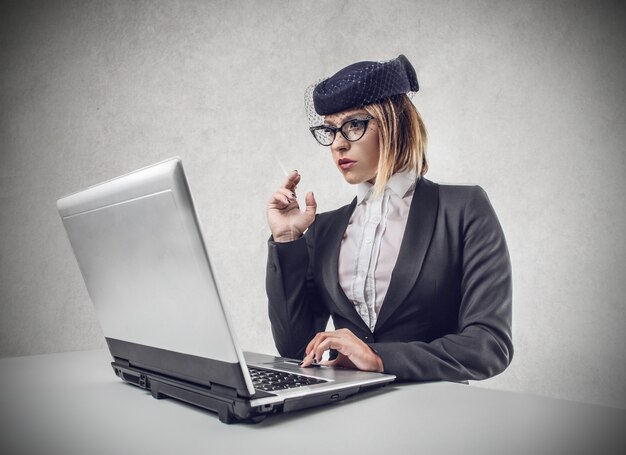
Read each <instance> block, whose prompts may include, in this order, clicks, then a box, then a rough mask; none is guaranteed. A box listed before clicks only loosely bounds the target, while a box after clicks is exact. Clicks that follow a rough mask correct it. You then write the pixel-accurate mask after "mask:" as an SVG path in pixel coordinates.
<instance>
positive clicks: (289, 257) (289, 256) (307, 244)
mask: <svg viewBox="0 0 626 455" xmlns="http://www.w3.org/2000/svg"><path fill="white" fill-rule="evenodd" d="M314 238H315V223H313V224H312V225H311V226H310V227H309V229H308V230H307V231H306V233H305V235H304V236H302V237H300V239H298V240H295V241H293V242H286V243H276V242H274V241H273V240H272V239H271V238H270V240H269V242H268V250H269V251H268V259H267V270H266V282H265V289H266V292H267V297H268V312H269V318H270V322H271V326H272V335H273V337H274V343H275V344H276V348H277V349H278V352H279V353H280V355H281V356H283V357H290V358H296V359H301V358H303V357H304V350H305V348H306V346H307V344H308V343H309V341H311V340H312V339H313V337H314V336H315V334H316V333H317V332H321V331H323V330H325V329H326V324H327V323H328V319H329V316H330V313H329V311H328V310H327V309H326V307H325V306H324V305H323V304H322V303H321V302H320V299H319V298H318V294H317V291H316V289H315V284H314V281H313V256H314V255H313V248H314V245H313V242H314Z"/></svg>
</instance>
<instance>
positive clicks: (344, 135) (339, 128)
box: [309, 115, 374, 147]
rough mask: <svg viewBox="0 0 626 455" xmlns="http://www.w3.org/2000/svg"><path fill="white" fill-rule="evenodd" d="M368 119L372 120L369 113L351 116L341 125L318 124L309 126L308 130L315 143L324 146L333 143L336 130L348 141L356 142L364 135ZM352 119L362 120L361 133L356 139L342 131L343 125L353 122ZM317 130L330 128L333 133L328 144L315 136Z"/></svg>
mask: <svg viewBox="0 0 626 455" xmlns="http://www.w3.org/2000/svg"><path fill="white" fill-rule="evenodd" d="M370 120H374V117H372V116H371V115H367V116H365V117H364V118H358V117H357V118H352V119H350V120H346V121H345V122H343V123H342V124H341V126H338V127H337V126H331V125H319V126H312V127H311V128H309V131H310V132H311V134H312V135H313V137H314V138H315V140H316V141H317V143H318V144H319V145H322V146H324V147H330V146H331V145H333V142H335V139H336V137H337V132H338V131H339V132H340V133H341V135H342V136H343V137H344V139H345V140H346V141H348V142H356V141H359V140H361V139H362V138H363V136H365V132H366V131H367V126H368V125H369V122H370ZM354 121H358V122H363V134H361V135H360V136H359V137H358V138H356V139H348V137H347V136H346V134H345V133H344V132H343V127H344V126H346V125H347V124H349V123H351V122H354ZM319 130H330V131H332V133H333V138H332V140H331V141H330V144H322V143H321V142H320V140H319V139H318V138H317V136H316V135H315V132H316V131H319Z"/></svg>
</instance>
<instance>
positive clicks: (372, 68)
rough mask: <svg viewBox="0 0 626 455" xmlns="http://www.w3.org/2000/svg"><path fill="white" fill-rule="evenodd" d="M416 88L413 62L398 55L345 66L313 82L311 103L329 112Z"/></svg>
mask: <svg viewBox="0 0 626 455" xmlns="http://www.w3.org/2000/svg"><path fill="white" fill-rule="evenodd" d="M418 90H419V85H418V83H417V75H416V74H415V69H414V68H413V65H411V62H409V60H408V59H407V58H406V57H405V56H404V55H400V56H399V57H398V58H395V59H393V60H389V61H386V62H358V63H353V64H352V65H350V66H346V67H345V68H344V69H342V70H340V71H338V72H337V73H335V74H333V75H332V76H331V77H329V78H328V79H324V80H323V81H322V82H320V83H319V84H317V85H316V86H315V89H314V90H313V104H314V106H315V112H317V114H318V115H329V114H334V113H337V112H341V111H344V110H346V109H349V108H353V107H362V106H365V105H367V104H371V103H376V102H378V101H382V100H384V99H385V98H389V97H390V96H393V95H400V94H402V93H408V92H417V91H418Z"/></svg>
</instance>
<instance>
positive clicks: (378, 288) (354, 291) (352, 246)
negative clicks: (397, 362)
mask: <svg viewBox="0 0 626 455" xmlns="http://www.w3.org/2000/svg"><path fill="white" fill-rule="evenodd" d="M416 178H417V177H416V174H415V173H414V172H410V171H407V172H398V173H396V174H394V175H392V176H391V178H390V179H389V182H388V183H387V186H386V187H385V192H384V194H382V195H380V196H378V197H374V196H373V194H372V193H373V185H372V184H370V183H367V182H365V183H360V184H358V186H357V206H356V208H355V209H354V212H353V214H352V217H351V218H350V221H349V222H348V227H347V228H346V232H345V234H344V236H343V240H342V241H341V250H340V252H339V284H340V285H341V288H342V289H343V291H344V293H345V294H346V296H347V297H348V299H349V300H350V301H351V302H352V303H353V304H354V306H355V309H356V311H357V313H359V315H360V316H361V318H363V321H365V324H367V326H368V327H369V328H370V330H372V331H373V330H374V327H375V326H376V319H377V317H378V313H379V312H380V308H381V306H382V304H383V301H384V299H385V295H386V294H387V288H388V287H389V282H390V281H391V272H392V271H393V268H394V266H395V264H396V261H397V259H398V253H399V252H400V244H401V243H402V237H403V235H404V229H405V228H406V222H407V218H408V215H409V209H410V208H411V201H412V200H413V191H414V190H415V181H416Z"/></svg>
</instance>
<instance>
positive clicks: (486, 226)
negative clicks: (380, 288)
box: [371, 187, 513, 381]
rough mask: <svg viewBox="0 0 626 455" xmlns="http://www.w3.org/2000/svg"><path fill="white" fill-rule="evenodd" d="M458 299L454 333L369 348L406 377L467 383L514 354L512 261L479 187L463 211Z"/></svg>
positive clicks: (493, 372)
mask: <svg viewBox="0 0 626 455" xmlns="http://www.w3.org/2000/svg"><path fill="white" fill-rule="evenodd" d="M462 227H463V228H462V235H463V239H462V240H463V242H462V245H463V246H462V248H463V252H462V281H461V292H462V298H461V303H460V308H459V316H458V330H457V332H456V333H453V334H449V335H445V336H443V337H441V338H438V339H435V340H433V341H431V342H428V343H427V342H419V341H417V342H381V343H372V344H371V347H372V349H374V351H375V352H377V353H378V355H380V357H381V359H382V361H383V364H384V368H385V371H386V372H388V373H392V374H395V375H396V376H397V378H398V380H404V381H432V380H446V381H465V380H476V379H485V378H488V377H491V376H494V375H496V374H498V373H500V372H502V371H503V370H504V369H505V368H506V367H507V366H508V365H509V363H510V362H511V359H512V357H513V343H512V338H511V312H512V311H511V306H512V278H511V263H510V259H509V253H508V250H507V246H506V242H505V238H504V234H503V232H502V228H501V226H500V223H499V222H498V219H497V217H496V214H495V212H494V210H493V208H492V206H491V204H490V202H489V199H488V198H487V195H486V193H485V192H484V191H483V189H482V188H480V187H472V190H471V195H470V197H469V198H468V201H467V202H466V204H465V208H464V209H463V213H462Z"/></svg>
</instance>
